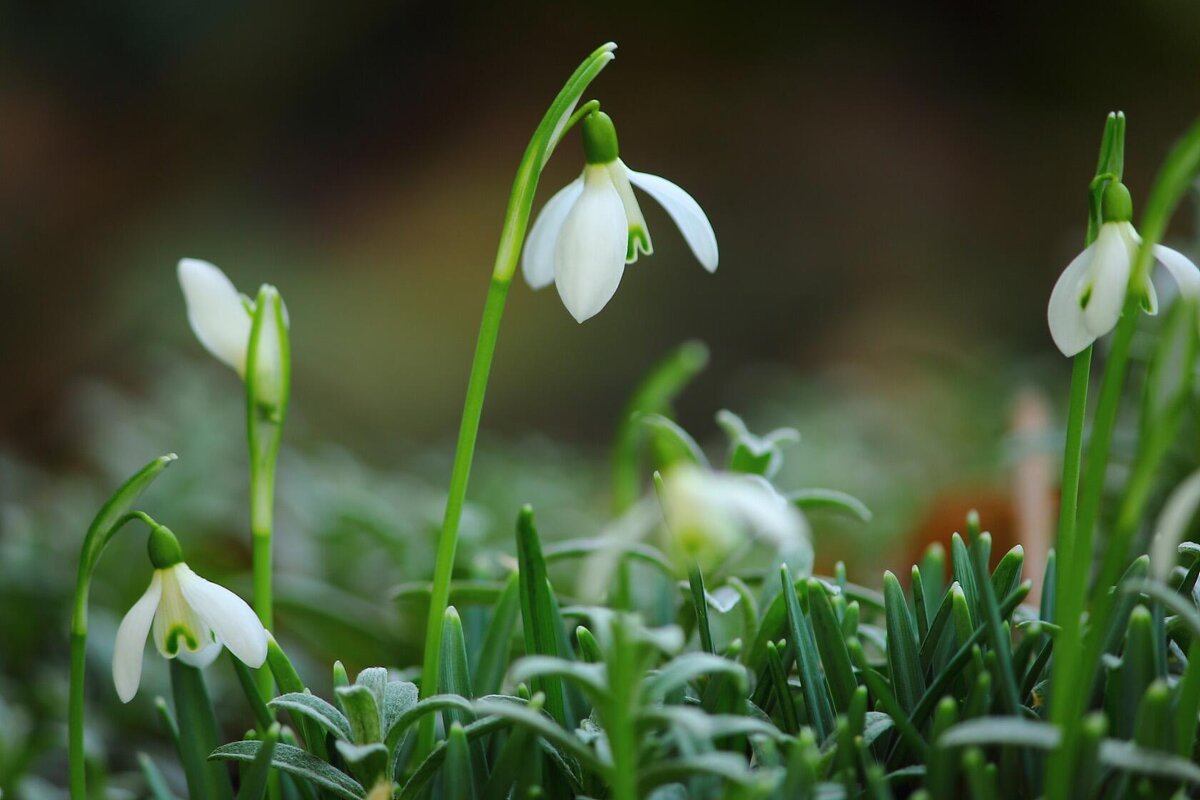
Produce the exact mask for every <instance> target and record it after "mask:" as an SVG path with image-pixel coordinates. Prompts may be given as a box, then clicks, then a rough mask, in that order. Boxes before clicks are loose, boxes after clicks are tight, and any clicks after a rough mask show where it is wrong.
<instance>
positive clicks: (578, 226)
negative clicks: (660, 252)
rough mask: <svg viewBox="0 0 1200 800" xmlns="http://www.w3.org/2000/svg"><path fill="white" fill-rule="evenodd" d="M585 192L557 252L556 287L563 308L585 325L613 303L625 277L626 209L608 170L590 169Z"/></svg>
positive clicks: (566, 222)
mask: <svg viewBox="0 0 1200 800" xmlns="http://www.w3.org/2000/svg"><path fill="white" fill-rule="evenodd" d="M584 178H585V180H584V188H583V193H582V194H580V196H579V199H578V200H577V201H576V202H575V204H574V205H573V206H572V207H571V211H570V213H568V214H567V218H566V219H565V220H564V221H563V226H562V232H561V233H560V234H559V236H558V242H557V243H556V245H555V248H554V282H555V284H556V285H557V286H558V294H559V296H560V297H562V301H563V305H565V306H566V307H567V310H568V311H570V312H571V316H573V317H575V319H576V321H578V322H583V321H585V320H587V319H589V318H591V317H593V316H595V315H596V314H597V313H599V311H600V310H601V309H602V308H604V306H606V305H607V304H608V301H609V300H611V299H612V296H613V295H614V294H616V291H617V286H619V285H620V283H621V275H622V274H624V272H625V243H626V239H627V236H628V233H627V228H626V223H625V207H624V206H623V205H622V204H621V197H620V195H618V194H617V190H616V189H614V188H613V185H612V180H611V178H610V177H609V174H608V170H606V169H605V168H604V167H603V166H599V167H597V166H589V167H588V168H587V169H586V170H585V171H584Z"/></svg>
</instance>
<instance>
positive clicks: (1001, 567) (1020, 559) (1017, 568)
mask: <svg viewBox="0 0 1200 800" xmlns="http://www.w3.org/2000/svg"><path fill="white" fill-rule="evenodd" d="M985 563H986V562H985ZM1024 564H1025V548H1023V547H1021V545H1019V544H1018V545H1016V546H1014V547H1013V549H1011V550H1009V551H1008V552H1007V553H1005V554H1004V558H1002V559H1000V563H999V564H997V565H996V569H995V570H993V571H992V589H993V594H994V596H995V597H1007V596H1008V593H1009V592H1011V591H1012V590H1013V589H1015V588H1017V585H1018V584H1019V583H1020V582H1021V567H1022V566H1024ZM975 577H976V579H978V577H979V576H978V575H976V576H975Z"/></svg>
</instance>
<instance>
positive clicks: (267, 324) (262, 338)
mask: <svg viewBox="0 0 1200 800" xmlns="http://www.w3.org/2000/svg"><path fill="white" fill-rule="evenodd" d="M254 309H255V313H254V323H253V327H252V330H251V335H250V347H251V348H252V351H251V354H250V358H249V359H248V365H247V368H248V373H247V375H246V376H245V377H246V381H247V383H249V384H251V385H252V395H253V396H254V400H255V402H256V403H257V404H258V405H259V406H260V407H262V408H264V409H267V410H268V411H270V412H271V413H273V414H278V413H279V410H280V409H281V407H282V406H283V404H284V403H285V402H286V398H287V392H288V373H289V371H290V370H289V369H288V355H289V354H288V335H287V334H288V331H287V312H286V310H285V309H284V307H283V299H282V298H280V296H279V292H278V290H276V288H275V287H274V286H269V285H264V286H263V287H262V288H261V289H259V290H258V299H257V300H256V301H255V304H254Z"/></svg>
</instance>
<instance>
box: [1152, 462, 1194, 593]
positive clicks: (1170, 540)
mask: <svg viewBox="0 0 1200 800" xmlns="http://www.w3.org/2000/svg"><path fill="white" fill-rule="evenodd" d="M1198 508H1200V471H1196V472H1193V473H1192V474H1191V475H1189V476H1188V477H1187V478H1185V479H1184V481H1183V483H1181V484H1179V485H1178V486H1177V487H1175V489H1174V490H1173V491H1172V492H1171V494H1170V496H1169V497H1168V498H1167V502H1166V503H1164V504H1163V509H1162V513H1161V514H1159V517H1158V522H1157V524H1156V525H1155V526H1154V541H1153V542H1151V544H1150V570H1151V573H1152V574H1153V575H1154V577H1155V578H1157V579H1158V580H1166V579H1167V578H1168V577H1169V576H1170V574H1171V568H1172V567H1173V566H1175V562H1176V560H1177V558H1178V554H1177V552H1176V550H1177V549H1178V547H1179V543H1180V542H1181V541H1183V537H1184V535H1186V534H1187V531H1188V527H1189V526H1190V524H1191V521H1192V517H1194V516H1196V510H1197V509H1198Z"/></svg>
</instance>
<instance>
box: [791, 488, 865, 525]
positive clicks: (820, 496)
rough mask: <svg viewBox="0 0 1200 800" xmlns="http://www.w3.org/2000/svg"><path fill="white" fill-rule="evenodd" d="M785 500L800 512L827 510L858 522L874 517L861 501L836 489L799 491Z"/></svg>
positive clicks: (792, 493)
mask: <svg viewBox="0 0 1200 800" xmlns="http://www.w3.org/2000/svg"><path fill="white" fill-rule="evenodd" d="M787 499H788V500H790V501H791V502H792V504H793V505H795V506H796V507H797V508H799V509H801V510H802V511H811V510H814V509H822V510H824V509H829V510H832V511H839V512H841V513H843V514H847V515H849V516H851V517H854V518H855V519H857V520H858V521H860V522H870V521H871V519H872V517H873V516H874V515H873V514H872V513H871V509H869V508H867V504H866V503H864V502H863V501H862V500H859V499H858V498H857V497H854V496H853V495H849V494H846V493H845V492H839V491H838V490H837V489H816V488H813V489H799V490H797V491H794V492H789V493H788V495H787Z"/></svg>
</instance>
